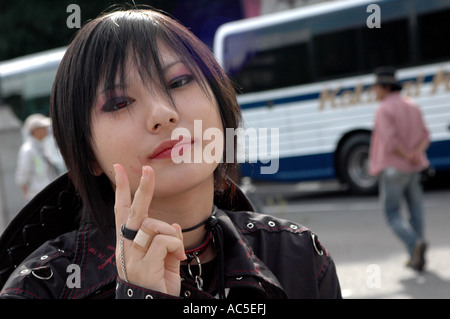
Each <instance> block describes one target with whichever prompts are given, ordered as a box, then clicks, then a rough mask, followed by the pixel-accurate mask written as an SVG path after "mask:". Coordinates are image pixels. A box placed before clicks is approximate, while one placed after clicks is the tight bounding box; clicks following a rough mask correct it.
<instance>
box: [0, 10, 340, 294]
mask: <svg viewBox="0 0 450 319" xmlns="http://www.w3.org/2000/svg"><path fill="white" fill-rule="evenodd" d="M51 117H52V120H53V130H54V133H55V137H56V141H57V143H58V146H59V148H60V151H61V154H62V155H63V157H64V160H65V163H66V165H67V168H68V176H63V177H61V178H60V180H58V181H57V182H55V183H54V185H50V186H49V187H48V188H47V189H46V190H44V191H43V194H55V193H59V192H62V191H64V194H66V193H67V187H66V183H67V184H68V185H69V186H73V188H74V190H75V194H76V198H80V201H81V203H82V204H80V205H79V207H80V209H76V210H75V211H77V213H78V214H79V216H80V218H79V220H76V223H75V222H74V221H72V223H75V224H76V227H75V228H74V229H73V230H71V231H65V232H64V233H63V234H61V235H60V236H58V237H57V238H56V239H52V240H49V241H47V242H46V243H44V244H43V245H42V246H41V247H40V248H38V249H37V250H35V251H34V252H33V253H31V254H30V255H29V256H28V257H27V258H26V259H25V260H24V261H23V262H22V263H21V265H20V266H17V267H16V268H15V270H14V272H13V273H12V275H11V276H10V277H9V279H8V281H7V283H6V284H5V285H4V287H3V290H2V292H1V294H0V296H1V297H2V298H148V299H153V298H244V297H248V298H339V297H340V288H339V282H338V279H337V276H336V270H335V266H334V263H333V260H332V259H331V256H330V255H329V254H328V252H327V251H326V250H325V249H324V248H323V247H322V246H321V245H320V243H319V241H318V240H317V237H316V236H315V235H314V234H313V233H311V232H310V231H309V230H307V229H306V228H304V227H302V226H300V225H297V224H294V223H291V222H288V221H285V220H281V219H277V218H274V217H271V216H268V215H261V214H256V213H254V212H252V207H251V205H250V203H249V202H248V201H247V200H246V198H245V196H244V195H243V194H242V192H241V191H240V190H239V189H238V188H237V186H236V185H235V184H234V183H233V182H232V179H231V178H230V177H232V175H233V172H234V170H235V165H236V164H235V163H236V161H234V162H233V163H227V162H226V161H225V159H229V158H230V156H229V155H230V154H228V156H227V154H226V151H227V149H231V148H227V147H225V146H224V143H225V137H223V140H224V141H223V142H224V143H222V144H221V143H218V144H216V145H222V148H221V149H218V148H219V147H216V148H215V149H214V151H211V149H210V145H209V144H210V143H211V140H209V139H206V138H203V137H204V133H205V132H206V131H207V130H208V129H214V130H215V131H219V132H222V133H223V135H225V129H226V128H237V127H238V126H239V124H240V117H241V115H240V109H239V106H238V104H237V102H236V98H235V92H234V89H233V87H232V85H231V84H230V81H229V79H228V78H227V76H226V75H225V74H224V73H223V71H222V70H221V68H220V67H219V65H218V64H217V63H216V61H215V59H214V57H213V55H212V53H211V52H210V51H209V49H208V48H207V47H206V46H205V45H203V44H202V43H201V42H200V41H199V40H198V39H197V38H196V37H195V36H193V35H192V34H191V33H190V32H189V31H187V29H185V28H184V27H182V26H181V25H180V24H179V23H177V22H176V21H174V20H173V19H171V18H169V17H167V16H166V15H164V14H161V13H159V12H156V11H152V10H138V9H132V10H124V11H116V12H112V13H109V14H106V15H103V16H101V17H99V18H97V19H95V20H92V21H91V22H89V23H88V24H86V25H85V26H84V27H83V28H82V29H81V30H80V31H79V32H78V33H77V35H76V37H75V38H74V39H73V41H72V43H71V44H70V46H69V47H68V49H67V52H66V54H65V56H64V58H63V60H62V61H61V64H60V66H59V69H58V72H57V75H56V78H55V82H54V86H53V92H52V97H51ZM199 123H200V124H201V125H200V126H199ZM199 129H201V133H202V134H198V130H199ZM176 130H178V131H177V132H183V134H178V135H177V137H176V138H173V133H174V132H175V131H176ZM196 131H197V134H195V132H196ZM226 140H227V142H229V141H228V140H229V139H228V138H227V139H226ZM232 141H233V143H235V139H234V138H233V139H232ZM208 147H209V148H208ZM232 149H236V148H232ZM196 150H200V151H201V154H202V159H201V160H200V161H199V160H198V158H197V160H191V161H188V160H184V161H180V160H179V159H180V157H182V158H183V159H189V158H191V159H194V155H195V152H196ZM207 150H209V151H207ZM216 152H220V154H222V156H221V158H222V161H217V160H211V158H206V157H208V156H209V155H211V156H213V157H214V158H217V157H216V156H217V153H216ZM213 153H214V154H213ZM208 154H209V155H208ZM220 154H219V155H220ZM177 159H178V160H177ZM61 185H63V187H62V186H61ZM69 188H70V187H69ZM48 198H49V196H44V195H42V194H41V195H38V197H37V198H36V199H35V201H34V202H32V203H31V204H32V207H33V209H34V210H36V209H37V207H42V206H44V205H48V203H46V201H48V200H49V199H48ZM63 198H65V197H63ZM71 200H72V202H71V203H74V200H73V198H72V199H71ZM57 206H58V209H59V210H60V211H63V213H65V211H64V210H65V209H69V208H72V210H73V207H78V206H75V205H74V204H72V205H69V204H67V203H66V202H64V200H61V197H60V198H59V201H58V203H57ZM68 207H69V208H68ZM26 210H27V209H26V208H25V211H26ZM66 214H71V213H66ZM41 215H42V213H41ZM74 220H75V219H74ZM13 224H14V223H13Z"/></svg>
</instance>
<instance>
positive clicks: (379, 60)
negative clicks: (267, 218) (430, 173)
mask: <svg viewBox="0 0 450 319" xmlns="http://www.w3.org/2000/svg"><path fill="white" fill-rule="evenodd" d="M369 5H371V6H370V7H369ZM377 19H378V21H376V20H377ZM377 23H378V25H377ZM369 26H370V27H369ZM371 27H372V28H371ZM448 39H450V1H448V0H380V1H376V0H370V1H361V0H352V1H334V2H327V3H322V4H317V5H312V6H307V7H301V8H297V9H293V10H289V11H286V12H281V13H276V14H271V15H266V16H261V17H256V18H250V19H246V20H241V21H235V22H230V23H227V24H225V25H223V26H221V27H220V28H219V30H218V31H217V33H216V36H215V40H214V53H215V55H216V57H217V59H218V61H219V63H220V64H221V65H222V67H223V68H224V69H225V71H226V72H227V73H228V74H229V75H230V76H231V77H232V78H233V79H234V80H235V82H236V83H237V85H238V86H239V88H240V94H239V95H238V101H239V104H240V106H241V108H242V110H243V114H244V120H245V123H246V125H247V126H249V127H254V128H268V129H270V128H278V129H279V145H278V147H279V169H278V172H277V173H276V174H267V175H264V174H261V173H260V172H261V170H260V169H259V168H260V167H261V165H263V164H262V163H261V162H260V161H257V162H256V163H245V164H243V165H242V175H244V176H251V177H252V178H253V179H255V180H271V181H296V182H297V181H307V180H325V179H336V178H337V179H339V180H340V181H342V182H343V183H345V184H347V185H349V187H350V188H351V189H352V190H353V191H356V192H360V193H364V192H372V191H374V190H375V189H376V185H377V180H376V178H374V177H371V176H370V175H369V174H368V150H369V142H370V134H371V130H372V126H373V120H374V112H375V109H376V107H377V105H378V102H377V101H375V95H374V92H373V90H372V86H373V83H374V76H373V70H374V69H375V68H376V67H378V66H386V65H391V66H395V67H396V68H397V70H398V72H397V76H398V78H399V79H400V80H401V81H402V82H403V83H404V89H403V93H404V94H407V95H409V96H411V97H412V98H413V99H414V100H415V101H416V102H417V103H418V104H419V105H421V109H422V112H423V114H424V116H425V120H426V124H427V126H428V129H429V131H430V133H431V139H432V143H431V145H430V148H429V150H428V152H427V153H428V156H429V159H430V162H431V165H432V167H433V168H434V169H435V170H436V171H441V170H449V169H450V46H449V45H448Z"/></svg>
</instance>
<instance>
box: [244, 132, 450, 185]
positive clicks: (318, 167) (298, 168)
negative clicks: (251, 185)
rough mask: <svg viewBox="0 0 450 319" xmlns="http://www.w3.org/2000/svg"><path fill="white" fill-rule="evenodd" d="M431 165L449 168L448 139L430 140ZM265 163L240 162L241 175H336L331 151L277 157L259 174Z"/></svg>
mask: <svg viewBox="0 0 450 319" xmlns="http://www.w3.org/2000/svg"><path fill="white" fill-rule="evenodd" d="M427 155H428V158H429V160H430V165H431V166H432V167H433V168H434V169H435V170H436V171H437V172H439V171H448V170H450V140H444V141H437V142H432V143H431V145H430V147H429V148H428V150H427ZM270 165H273V164H272V163H271V162H268V163H261V162H257V163H242V164H241V175H242V176H249V177H251V178H253V179H255V180H260V181H284V182H296V181H310V180H326V179H334V178H336V172H335V168H334V153H323V154H314V155H303V156H294V157H283V158H280V159H279V160H278V171H277V172H276V173H275V174H261V167H268V166H270Z"/></svg>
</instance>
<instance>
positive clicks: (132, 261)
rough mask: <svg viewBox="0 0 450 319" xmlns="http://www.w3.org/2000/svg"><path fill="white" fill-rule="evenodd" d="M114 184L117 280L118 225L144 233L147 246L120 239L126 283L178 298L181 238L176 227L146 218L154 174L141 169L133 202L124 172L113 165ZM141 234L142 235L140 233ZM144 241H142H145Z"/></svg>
mask: <svg viewBox="0 0 450 319" xmlns="http://www.w3.org/2000/svg"><path fill="white" fill-rule="evenodd" d="M114 172H115V175H116V176H115V181H116V203H115V207H114V211H115V216H116V235H117V244H116V265H117V271H118V274H119V277H120V278H122V279H124V275H123V273H122V265H121V259H120V256H121V252H120V245H119V242H120V240H121V239H122V236H121V235H120V227H121V225H126V227H127V228H129V229H131V230H138V229H139V230H140V231H143V232H144V233H145V234H146V235H145V234H144V236H143V237H141V238H144V239H146V244H145V243H143V246H141V245H139V244H138V243H137V242H136V241H139V240H138V236H140V234H139V233H138V235H136V238H135V240H134V241H131V240H129V239H124V240H123V255H124V260H125V269H126V273H127V277H128V281H129V282H130V283H132V284H135V285H137V286H140V287H143V288H147V289H150V290H154V291H159V292H162V293H166V294H170V295H175V296H178V295H179V294H180V286H181V284H180V262H181V261H183V260H185V259H186V254H185V253H184V245H183V235H182V232H181V227H180V226H179V225H178V224H172V225H169V224H168V223H166V222H163V221H161V220H157V219H153V218H149V217H148V209H149V207H150V203H151V201H152V198H153V191H154V188H155V174H154V171H153V169H152V168H151V167H150V166H144V167H143V168H142V178H141V180H140V184H139V187H138V189H137V190H136V193H135V195H134V199H133V201H131V194H130V184H129V181H128V176H127V173H126V171H125V169H124V168H123V167H122V166H121V165H120V164H116V165H114ZM141 234H142V233H141ZM144 242H145V241H144Z"/></svg>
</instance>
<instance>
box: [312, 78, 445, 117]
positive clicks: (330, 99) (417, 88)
mask: <svg viewBox="0 0 450 319" xmlns="http://www.w3.org/2000/svg"><path fill="white" fill-rule="evenodd" d="M424 82H425V76H424V75H419V76H418V77H417V78H416V79H414V80H410V81H404V82H403V92H404V94H405V95H407V96H410V97H420V96H421V95H422V93H423V90H422V88H423V83H424ZM373 88H374V86H373V85H372V86H366V87H364V86H363V84H362V83H359V84H357V85H356V86H355V87H354V88H345V89H344V88H343V87H342V86H340V87H337V88H334V89H330V88H325V89H324V90H323V91H322V92H321V93H320V97H319V111H323V110H325V109H326V108H327V107H330V108H331V109H343V108H347V107H352V106H361V105H364V104H369V103H374V102H375V101H376V96H375V92H374V90H373ZM441 88H444V89H445V91H447V92H450V74H449V73H448V72H445V71H444V70H440V71H439V72H438V73H436V74H435V75H434V76H433V77H432V79H431V89H430V93H429V94H430V95H433V94H436V92H438V90H439V89H441Z"/></svg>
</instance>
